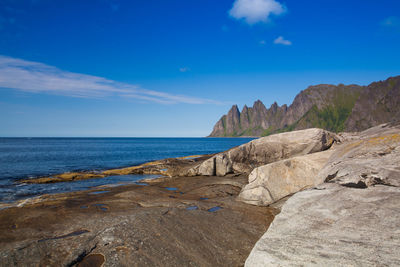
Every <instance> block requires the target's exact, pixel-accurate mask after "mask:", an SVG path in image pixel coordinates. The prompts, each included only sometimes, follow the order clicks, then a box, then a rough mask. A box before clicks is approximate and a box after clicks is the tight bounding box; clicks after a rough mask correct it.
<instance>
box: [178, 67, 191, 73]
mask: <svg viewBox="0 0 400 267" xmlns="http://www.w3.org/2000/svg"><path fill="white" fill-rule="evenodd" d="M179 71H180V72H188V71H190V68H189V67H182V68H179Z"/></svg>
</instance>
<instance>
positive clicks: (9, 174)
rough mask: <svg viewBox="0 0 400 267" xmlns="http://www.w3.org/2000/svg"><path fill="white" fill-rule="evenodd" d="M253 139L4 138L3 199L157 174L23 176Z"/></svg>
mask: <svg viewBox="0 0 400 267" xmlns="http://www.w3.org/2000/svg"><path fill="white" fill-rule="evenodd" d="M251 140H252V138H0V202H3V203H4V202H6V203H7V202H13V201H16V200H21V199H26V198H31V197H35V196H40V195H43V194H54V193H63V192H72V191H80V190H87V189H90V188H93V187H97V186H102V185H110V186H118V185H124V184H129V183H135V182H137V181H139V180H141V179H143V178H155V177H156V176H154V175H120V176H110V177H106V178H98V179H89V180H82V181H72V182H63V183H53V184H24V183H19V182H18V180H20V179H26V178H35V177H41V176H49V175H54V174H60V173H64V172H72V171H102V170H106V169H111V168H121V167H127V166H134V165H139V164H142V163H146V162H149V161H154V160H159V159H164V158H172V157H183V156H190V155H200V154H212V153H217V152H221V151H225V150H227V149H230V148H232V147H235V146H239V145H241V144H244V143H247V142H249V141H251Z"/></svg>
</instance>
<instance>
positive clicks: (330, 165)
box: [0, 124, 400, 266]
mask: <svg viewBox="0 0 400 267" xmlns="http://www.w3.org/2000/svg"><path fill="white" fill-rule="evenodd" d="M399 166H400V126H399V125H396V124H383V125H380V126H376V127H373V128H370V129H368V130H365V131H363V132H350V133H339V134H335V133H332V132H330V131H327V130H323V129H317V128H311V129H306V130H300V131H292V132H285V133H280V134H275V135H270V136H267V137H263V138H259V139H255V140H253V141H251V142H249V143H247V144H244V145H241V146H238V147H235V148H232V149H230V150H228V151H225V152H222V153H218V154H216V155H206V156H203V157H202V156H198V157H191V158H181V159H167V160H164V161H157V162H153V163H149V164H144V165H142V166H137V167H131V168H124V169H118V170H110V171H105V172H103V173H102V174H101V175H108V174H114V173H123V174H129V173H159V174H163V175H164V176H163V177H160V178H158V179H155V180H146V181H142V182H141V183H139V184H134V185H125V186H118V187H110V186H107V187H100V188H95V189H93V190H89V191H82V192H74V193H67V194H56V195H45V196H41V197H38V198H35V199H29V200H25V201H20V202H17V203H12V204H7V205H3V206H2V207H3V209H2V210H1V211H0V244H1V246H0V258H1V263H0V264H1V265H2V266H25V265H33V266H54V265H57V266H74V265H78V266H85V264H86V265H89V266H103V265H104V266H177V265H181V266H242V265H243V264H245V265H246V266H304V265H315V266H321V265H323V266H343V265H347V266H348V265H351V266H377V265H379V266H398V265H400V260H399V259H400V253H399V248H400V232H399V229H400V216H399V214H400V189H399V185H400V167H399ZM84 174H85V173H80V174H79V173H78V174H72V175H70V176H76V177H78V179H87V178H91V176H90V175H88V176H87V177H85V175H84ZM79 175H81V176H79ZM67 176H68V175H66V177H67ZM60 177H63V176H55V177H47V178H46V179H45V180H42V181H37V182H57V179H60ZM271 222H272V224H271ZM270 224H271V225H270Z"/></svg>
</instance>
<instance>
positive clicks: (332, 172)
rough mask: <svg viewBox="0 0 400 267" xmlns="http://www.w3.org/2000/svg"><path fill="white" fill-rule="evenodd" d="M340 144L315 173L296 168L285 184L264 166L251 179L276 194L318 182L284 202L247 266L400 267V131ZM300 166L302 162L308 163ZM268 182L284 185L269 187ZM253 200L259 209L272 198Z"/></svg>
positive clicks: (371, 133)
mask: <svg viewBox="0 0 400 267" xmlns="http://www.w3.org/2000/svg"><path fill="white" fill-rule="evenodd" d="M341 139H342V143H341V144H339V145H337V146H335V147H334V148H333V149H332V151H330V152H331V155H330V157H329V159H328V160H327V161H326V162H327V163H326V164H325V165H324V167H322V168H321V169H320V170H319V172H317V174H316V171H315V170H313V169H312V168H308V169H307V168H300V169H297V170H296V169H294V170H293V172H286V173H285V176H286V177H285V178H282V177H278V176H279V175H277V174H279V172H273V171H271V170H274V166H271V165H274V164H269V165H266V166H265V167H263V169H260V170H259V172H260V171H261V170H263V171H264V172H265V173H264V174H263V175H258V176H257V177H255V178H254V177H253V178H252V179H253V180H257V179H259V180H260V182H259V184H261V183H262V182H264V183H266V184H267V186H268V188H269V190H278V191H280V190H282V189H281V185H282V183H283V184H284V185H292V182H293V181H296V182H299V181H300V182H303V183H304V185H305V186H307V184H310V183H308V179H311V180H312V179H313V177H315V178H314V180H315V181H317V182H318V181H320V182H321V184H320V185H318V186H315V187H314V188H312V189H308V190H304V191H302V192H299V193H296V194H295V195H294V196H292V197H290V198H289V200H288V201H287V202H286V203H285V204H284V205H283V208H282V210H281V213H280V214H279V215H278V216H277V217H276V218H275V220H274V221H273V223H272V224H271V226H270V228H269V229H268V231H267V232H266V233H265V234H264V236H263V237H262V238H261V239H260V240H259V241H258V242H257V244H256V245H255V247H254V248H253V250H252V252H251V253H250V255H249V257H248V258H247V260H246V266H302V265H315V266H398V265H399V264H400V252H399V250H398V249H397V248H399V247H400V232H399V229H400V215H399V214H400V187H399V185H400V167H399V166H400V126H390V125H382V126H378V127H374V128H372V129H369V130H367V131H364V132H362V133H360V134H342V135H341ZM322 153H325V152H322ZM313 155H315V156H316V155H317V154H313ZM310 156H311V155H310ZM316 158H318V157H317V156H316ZM297 160H300V161H301V160H303V162H302V164H307V160H308V158H307V156H304V157H299V158H298V159H297ZM278 165H279V164H278ZM280 165H282V164H280ZM268 166H269V167H268ZM281 167H282V166H281ZM277 169H279V168H277ZM256 170H257V169H256ZM268 171H269V172H268ZM268 175H269V177H267V176H268ZM305 177H308V178H305ZM269 180H273V181H275V180H276V181H281V182H280V183H278V182H276V183H275V184H274V183H270V184H268V183H267V182H268V181H269ZM282 180H283V181H282ZM288 180H291V181H292V182H287V181H288ZM252 183H254V181H252ZM246 187H248V186H246ZM246 187H245V189H244V192H246V191H248V190H246ZM284 187H285V186H284ZM300 187H301V186H298V188H300ZM242 193H243V191H242ZM239 199H240V197H239ZM276 199H277V198H276ZM256 200H257V201H258V202H254V203H252V204H264V203H266V202H262V201H269V200H270V196H269V195H268V194H264V195H263V197H258V199H256Z"/></svg>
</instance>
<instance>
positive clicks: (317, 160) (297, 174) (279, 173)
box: [238, 150, 333, 206]
mask: <svg viewBox="0 0 400 267" xmlns="http://www.w3.org/2000/svg"><path fill="white" fill-rule="evenodd" d="M332 153H333V150H327V151H323V152H318V153H313V154H308V155H304V156H298V157H293V158H290V159H285V160H281V161H278V162H274V163H270V164H267V165H264V166H261V167H258V168H255V169H254V170H253V171H252V172H251V173H250V175H249V183H248V184H247V185H246V186H245V187H244V188H243V189H242V191H241V192H240V194H239V196H238V200H240V201H243V202H245V203H248V204H252V205H258V206H267V205H270V204H272V203H274V202H276V201H278V200H280V199H282V198H284V197H286V196H288V195H291V194H293V193H296V192H298V191H300V190H304V189H306V188H310V187H313V186H316V185H318V184H320V183H322V182H323V180H321V179H320V177H318V176H317V174H318V172H319V171H320V170H321V169H322V167H323V166H324V165H325V164H326V162H327V161H328V159H329V157H330V156H331V155H332Z"/></svg>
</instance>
